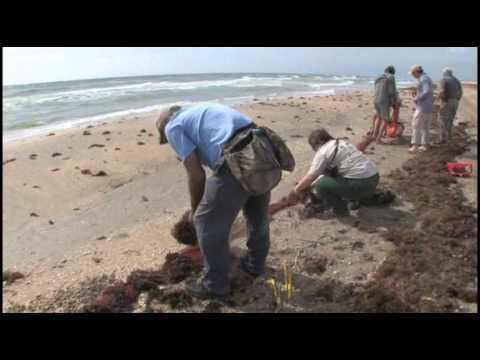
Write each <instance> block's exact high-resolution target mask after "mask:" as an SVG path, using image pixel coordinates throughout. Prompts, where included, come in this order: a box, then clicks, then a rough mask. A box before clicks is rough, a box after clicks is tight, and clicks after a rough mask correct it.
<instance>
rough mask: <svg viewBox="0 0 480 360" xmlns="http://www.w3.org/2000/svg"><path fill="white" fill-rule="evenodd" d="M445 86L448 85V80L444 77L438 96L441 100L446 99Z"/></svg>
mask: <svg viewBox="0 0 480 360" xmlns="http://www.w3.org/2000/svg"><path fill="white" fill-rule="evenodd" d="M445 86H446V82H445V80H444V79H442V80H441V81H440V90H439V92H438V98H439V99H440V100H445Z"/></svg>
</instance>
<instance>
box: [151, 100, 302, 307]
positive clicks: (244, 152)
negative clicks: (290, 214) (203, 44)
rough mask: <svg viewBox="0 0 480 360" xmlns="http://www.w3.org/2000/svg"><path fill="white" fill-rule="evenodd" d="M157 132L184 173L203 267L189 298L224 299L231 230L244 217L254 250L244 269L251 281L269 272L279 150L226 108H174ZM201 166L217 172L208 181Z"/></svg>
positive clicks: (250, 250)
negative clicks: (267, 263)
mask: <svg viewBox="0 0 480 360" xmlns="http://www.w3.org/2000/svg"><path fill="white" fill-rule="evenodd" d="M157 128H158V131H159V133H160V143H161V144H165V143H169V144H170V146H171V147H172V148H173V149H174V150H175V152H176V153H177V154H178V156H179V157H180V158H181V160H182V161H183V164H184V166H185V169H186V172H187V177H188V187H189V191H190V200H191V210H192V212H191V213H192V214H193V215H192V221H193V223H194V225H195V230H196V232H197V237H198V241H199V247H200V250H201V252H202V256H203V261H204V276H203V278H201V279H198V281H195V282H192V283H189V284H187V286H186V290H187V292H188V293H189V294H190V295H192V296H194V297H197V298H201V299H212V298H216V299H224V298H226V297H227V295H228V294H229V292H230V281H229V273H230V244H229V237H230V230H231V227H232V224H233V222H234V220H235V218H236V217H237V215H238V214H239V212H240V210H243V214H244V216H245V219H246V225H247V248H248V252H247V255H246V256H245V257H244V258H243V259H242V261H241V264H242V269H243V270H244V271H245V272H247V273H248V274H250V275H252V276H259V275H262V274H263V273H264V271H265V261H266V258H267V255H268V252H269V246H270V231H269V219H268V206H269V202H270V191H271V189H272V188H273V187H275V186H276V185H277V184H278V182H279V181H280V179H281V175H282V166H281V161H279V159H277V156H276V154H277V153H278V149H276V148H275V147H274V145H275V143H274V142H273V141H272V139H270V138H268V137H267V134H266V131H267V130H268V129H267V130H264V129H263V128H258V127H257V126H256V125H255V124H254V123H253V122H252V120H251V119H249V118H248V117H247V116H245V115H243V114H241V113H239V112H237V111H235V110H233V109H231V108H229V107H227V106H224V105H220V104H199V105H194V106H191V107H188V108H180V107H177V106H174V107H171V108H169V109H167V110H166V111H164V112H163V113H162V114H161V115H160V117H159V119H158V120H157ZM273 140H275V139H273ZM291 160H292V161H293V158H292V159H291ZM202 166H206V167H208V168H210V169H211V170H212V171H213V174H212V175H211V176H210V177H209V178H208V179H206V176H205V170H204V169H203V167H202Z"/></svg>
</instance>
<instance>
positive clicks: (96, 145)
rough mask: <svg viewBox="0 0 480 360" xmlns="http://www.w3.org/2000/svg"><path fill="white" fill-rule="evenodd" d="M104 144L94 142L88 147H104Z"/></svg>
mask: <svg viewBox="0 0 480 360" xmlns="http://www.w3.org/2000/svg"><path fill="white" fill-rule="evenodd" d="M104 146H105V145H103V144H92V145H90V146H89V147H88V148H89V149H91V148H94V147H99V148H102V147H104Z"/></svg>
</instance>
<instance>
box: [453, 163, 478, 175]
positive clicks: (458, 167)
mask: <svg viewBox="0 0 480 360" xmlns="http://www.w3.org/2000/svg"><path fill="white" fill-rule="evenodd" d="M447 166H448V175H450V176H472V175H473V164H467V163H459V162H449V163H448V164H447Z"/></svg>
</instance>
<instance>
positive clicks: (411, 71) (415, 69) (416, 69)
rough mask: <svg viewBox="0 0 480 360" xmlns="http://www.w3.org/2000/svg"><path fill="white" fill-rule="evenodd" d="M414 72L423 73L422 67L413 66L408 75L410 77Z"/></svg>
mask: <svg viewBox="0 0 480 360" xmlns="http://www.w3.org/2000/svg"><path fill="white" fill-rule="evenodd" d="M416 71H419V72H423V68H422V66H421V65H413V66H412V68H411V69H410V71H409V74H410V75H412V74H413V73H414V72H416Z"/></svg>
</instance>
